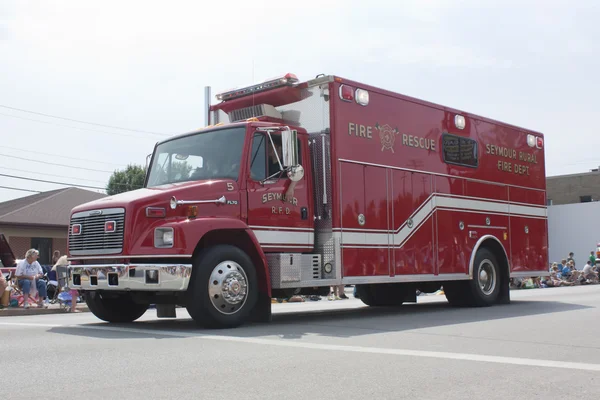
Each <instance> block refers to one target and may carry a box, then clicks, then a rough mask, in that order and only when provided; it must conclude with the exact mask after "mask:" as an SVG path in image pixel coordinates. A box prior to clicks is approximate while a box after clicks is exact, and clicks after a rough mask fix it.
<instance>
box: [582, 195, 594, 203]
mask: <svg viewBox="0 0 600 400" xmlns="http://www.w3.org/2000/svg"><path fill="white" fill-rule="evenodd" d="M579 201H580V202H581V203H590V202H591V201H592V196H579Z"/></svg>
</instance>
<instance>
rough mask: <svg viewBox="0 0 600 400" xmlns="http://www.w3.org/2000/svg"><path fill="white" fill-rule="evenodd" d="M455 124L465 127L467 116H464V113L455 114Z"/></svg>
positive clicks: (458, 126)
mask: <svg viewBox="0 0 600 400" xmlns="http://www.w3.org/2000/svg"><path fill="white" fill-rule="evenodd" d="M454 125H456V127H457V128H458V129H465V125H466V122H465V117H463V116H462V115H455V116H454Z"/></svg>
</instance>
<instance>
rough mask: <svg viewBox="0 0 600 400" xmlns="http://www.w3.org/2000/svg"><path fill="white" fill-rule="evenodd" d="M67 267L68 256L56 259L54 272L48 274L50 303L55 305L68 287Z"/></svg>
mask: <svg viewBox="0 0 600 400" xmlns="http://www.w3.org/2000/svg"><path fill="white" fill-rule="evenodd" d="M67 265H69V261H68V260H67V256H66V255H65V256H62V257H59V258H58V259H56V261H55V263H54V266H53V267H52V270H51V271H50V272H48V290H47V292H48V297H49V298H50V303H52V304H54V303H56V301H57V300H58V295H59V294H60V292H61V291H62V290H63V289H64V288H65V286H67Z"/></svg>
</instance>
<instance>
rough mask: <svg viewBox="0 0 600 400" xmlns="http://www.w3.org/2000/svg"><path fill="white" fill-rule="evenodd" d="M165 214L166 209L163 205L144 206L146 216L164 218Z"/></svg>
mask: <svg viewBox="0 0 600 400" xmlns="http://www.w3.org/2000/svg"><path fill="white" fill-rule="evenodd" d="M166 215H167V210H165V209H164V208H163V207H146V217H148V218H164V217H166Z"/></svg>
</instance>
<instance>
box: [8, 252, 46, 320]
mask: <svg viewBox="0 0 600 400" xmlns="http://www.w3.org/2000/svg"><path fill="white" fill-rule="evenodd" d="M39 255H40V253H39V251H37V250H36V249H29V250H27V253H26V254H25V260H22V261H21V262H20V263H19V264H18V265H17V269H16V270H15V277H16V278H17V282H18V283H19V287H20V288H21V290H22V291H23V297H24V299H23V308H29V294H30V293H31V289H32V286H33V287H34V288H36V289H37V292H38V293H39V298H38V307H44V308H47V307H48V306H47V305H46V304H44V298H45V297H46V281H44V280H43V279H42V278H43V277H44V270H43V269H42V266H41V265H40V263H39V262H38V261H37V259H38V256H39Z"/></svg>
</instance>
